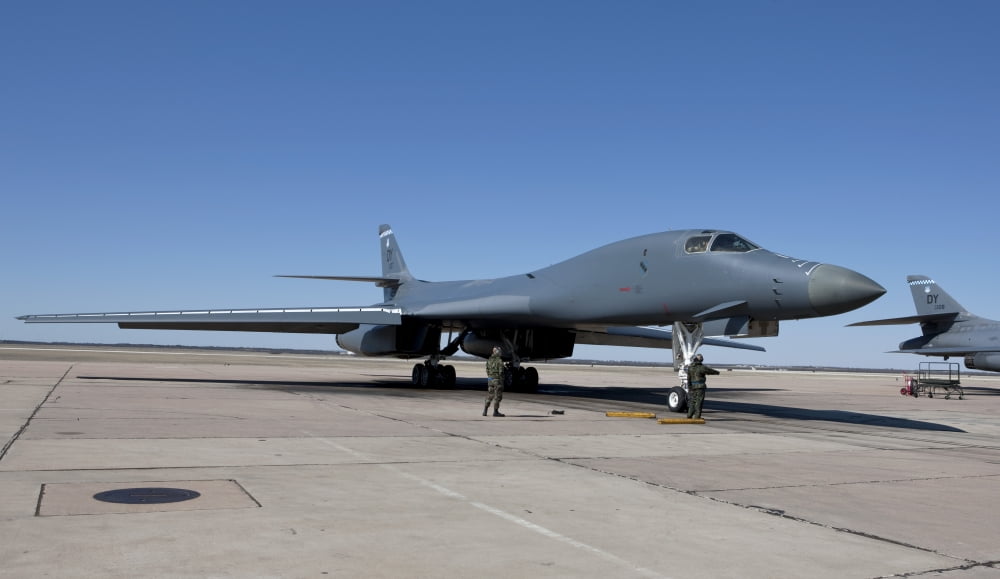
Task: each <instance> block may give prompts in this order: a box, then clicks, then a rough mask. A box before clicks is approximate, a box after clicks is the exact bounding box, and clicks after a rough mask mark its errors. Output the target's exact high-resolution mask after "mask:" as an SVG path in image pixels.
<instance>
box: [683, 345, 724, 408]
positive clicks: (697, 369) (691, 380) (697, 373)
mask: <svg viewBox="0 0 1000 579" xmlns="http://www.w3.org/2000/svg"><path fill="white" fill-rule="evenodd" d="M704 359H705V358H704V357H702V355H701V354H698V355H696V356H695V357H694V360H693V361H692V362H691V365H690V366H689V367H688V398H689V399H688V418H701V405H702V403H703V402H705V376H708V375H709V374H718V373H719V371H718V370H715V369H713V368H709V367H708V366H706V365H704V364H702V361H703V360H704Z"/></svg>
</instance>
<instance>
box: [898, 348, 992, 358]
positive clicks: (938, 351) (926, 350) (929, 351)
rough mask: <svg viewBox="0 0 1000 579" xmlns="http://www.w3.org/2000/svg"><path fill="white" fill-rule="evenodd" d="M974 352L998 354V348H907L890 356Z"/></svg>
mask: <svg viewBox="0 0 1000 579" xmlns="http://www.w3.org/2000/svg"><path fill="white" fill-rule="evenodd" d="M974 352H1000V348H998V347H992V348H989V347H980V346H975V347H969V346H965V347H961V348H909V349H907V350H893V351H892V352H889V353H890V354H923V355H924V356H959V355H964V354H970V353H974Z"/></svg>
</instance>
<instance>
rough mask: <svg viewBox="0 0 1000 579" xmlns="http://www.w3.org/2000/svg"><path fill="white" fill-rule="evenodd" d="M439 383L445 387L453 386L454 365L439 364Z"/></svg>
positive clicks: (454, 376) (454, 379) (454, 378)
mask: <svg viewBox="0 0 1000 579" xmlns="http://www.w3.org/2000/svg"><path fill="white" fill-rule="evenodd" d="M440 370H441V385H442V386H444V387H445V388H454V387H455V381H456V380H457V377H456V374H455V367H454V366H441V368H440Z"/></svg>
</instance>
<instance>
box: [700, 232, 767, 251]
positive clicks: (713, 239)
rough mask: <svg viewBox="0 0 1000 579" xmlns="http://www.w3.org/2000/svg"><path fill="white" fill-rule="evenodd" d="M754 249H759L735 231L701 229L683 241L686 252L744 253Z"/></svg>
mask: <svg viewBox="0 0 1000 579" xmlns="http://www.w3.org/2000/svg"><path fill="white" fill-rule="evenodd" d="M755 249H760V246H758V245H757V244H755V243H752V242H750V241H747V240H746V239H743V238H742V237H740V236H739V235H736V234H735V233H728V232H721V231H702V232H701V233H698V234H695V235H692V236H691V237H689V238H688V239H687V241H686V242H685V243H684V251H685V252H687V253H705V252H706V251H713V252H720V253H746V252H748V251H753V250H755Z"/></svg>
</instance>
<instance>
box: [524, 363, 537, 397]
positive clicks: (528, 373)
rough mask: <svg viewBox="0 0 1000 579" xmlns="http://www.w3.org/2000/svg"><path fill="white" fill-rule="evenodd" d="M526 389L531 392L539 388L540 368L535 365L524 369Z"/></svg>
mask: <svg viewBox="0 0 1000 579" xmlns="http://www.w3.org/2000/svg"><path fill="white" fill-rule="evenodd" d="M524 389H525V390H528V391H531V392H534V391H535V390H538V370H536V369H535V367H534V366H528V367H527V368H525V369H524Z"/></svg>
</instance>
